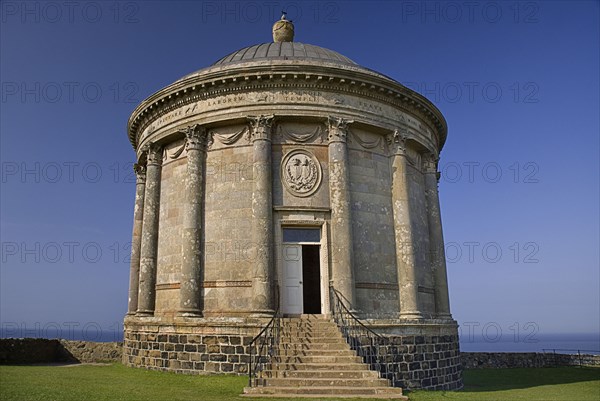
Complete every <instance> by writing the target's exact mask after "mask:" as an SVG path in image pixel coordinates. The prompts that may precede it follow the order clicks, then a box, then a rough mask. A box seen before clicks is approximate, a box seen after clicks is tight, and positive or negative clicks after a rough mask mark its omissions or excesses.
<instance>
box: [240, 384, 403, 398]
mask: <svg viewBox="0 0 600 401" xmlns="http://www.w3.org/2000/svg"><path fill="white" fill-rule="evenodd" d="M242 396H243V397H277V398H292V397H293V398H295V397H302V398H318V397H333V398H378V399H400V400H408V398H407V397H406V396H403V395H402V389H400V388H394V387H374V388H352V387H297V388H288V387H283V388H282V387H246V388H245V389H244V394H242Z"/></svg>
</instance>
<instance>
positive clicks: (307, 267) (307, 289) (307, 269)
mask: <svg viewBox="0 0 600 401" xmlns="http://www.w3.org/2000/svg"><path fill="white" fill-rule="evenodd" d="M319 253H320V252H319V245H302V280H303V288H304V291H303V295H304V313H311V314H320V313H321V266H320V264H319V259H320V258H319Z"/></svg>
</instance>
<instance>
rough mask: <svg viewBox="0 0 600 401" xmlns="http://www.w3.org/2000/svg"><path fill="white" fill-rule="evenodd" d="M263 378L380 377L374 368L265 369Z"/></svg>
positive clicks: (262, 374)
mask: <svg viewBox="0 0 600 401" xmlns="http://www.w3.org/2000/svg"><path fill="white" fill-rule="evenodd" d="M261 376H262V377H263V378H282V379H283V378H293V379H378V378H379V375H378V374H377V372H374V371H372V370H366V369H364V368H363V370H337V369H336V370H264V371H262V372H261Z"/></svg>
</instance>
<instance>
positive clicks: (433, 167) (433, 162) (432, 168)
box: [421, 152, 440, 174]
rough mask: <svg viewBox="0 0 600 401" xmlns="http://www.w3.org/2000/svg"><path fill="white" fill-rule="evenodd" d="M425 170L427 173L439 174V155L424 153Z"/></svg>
mask: <svg viewBox="0 0 600 401" xmlns="http://www.w3.org/2000/svg"><path fill="white" fill-rule="evenodd" d="M421 160H422V164H423V172H424V173H425V174H437V166H438V161H439V160H440V159H439V157H438V156H437V155H436V154H434V153H431V152H427V153H424V154H423V155H422V157H421Z"/></svg>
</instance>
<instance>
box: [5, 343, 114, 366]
mask: <svg viewBox="0 0 600 401" xmlns="http://www.w3.org/2000/svg"><path fill="white" fill-rule="evenodd" d="M122 349H123V343H120V342H106V343H100V342H92V341H71V340H55V339H52V340H49V339H45V338H2V339H0V364H4V365H12V364H17V365H20V364H34V363H78V362H81V363H92V362H119V361H121V358H122Z"/></svg>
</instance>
